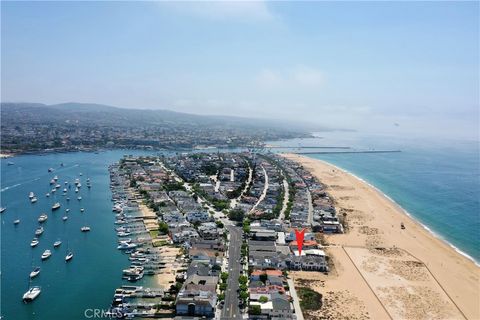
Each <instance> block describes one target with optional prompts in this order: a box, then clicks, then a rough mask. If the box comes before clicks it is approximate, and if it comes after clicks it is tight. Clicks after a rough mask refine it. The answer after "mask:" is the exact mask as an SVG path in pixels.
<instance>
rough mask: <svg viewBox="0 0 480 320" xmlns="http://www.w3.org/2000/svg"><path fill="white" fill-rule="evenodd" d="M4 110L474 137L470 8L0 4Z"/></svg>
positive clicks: (474, 34) (473, 20)
mask: <svg viewBox="0 0 480 320" xmlns="http://www.w3.org/2000/svg"><path fill="white" fill-rule="evenodd" d="M1 6H2V12H1V15H2V31H1V32H2V40H1V41H2V43H1V44H2V47H1V53H2V71H1V80H2V83H1V91H2V101H28V102H42V103H60V102H66V101H79V102H95V103H103V104H109V105H115V106H123V107H133V108H160V109H171V110H175V111H181V112H190V113H197V114H225V115H234V116H248V117H260V118H278V119H291V120H300V121H308V122H312V123H318V124H321V125H323V126H325V125H326V126H329V127H332V128H351V129H356V130H361V131H366V132H371V133H375V132H378V133H399V134H412V135H419V134H425V135H445V136H456V137H468V138H475V137H478V133H479V132H478V130H479V72H478V71H479V55H480V53H479V40H478V39H479V17H478V14H477V12H478V9H479V4H478V3H477V2H469V3H465V2H464V3H453V2H424V3H420V2H400V3H383V2H377V3H363V2H359V3H346V2H328V3H327V2H302V3H295V2H262V1H258V2H254V1H236V2H226V1H215V2H195V3H194V2H142V3H132V2H74V3H68V2H56V3H53V2H52V3H49V2H40V3H38V2H37V3H35V2H2V3H1Z"/></svg>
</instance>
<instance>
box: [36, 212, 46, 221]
mask: <svg viewBox="0 0 480 320" xmlns="http://www.w3.org/2000/svg"><path fill="white" fill-rule="evenodd" d="M47 219H48V216H47V214H46V213H42V214H41V215H40V217H38V222H40V223H42V222H45V221H47Z"/></svg>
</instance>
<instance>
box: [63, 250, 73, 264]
mask: <svg viewBox="0 0 480 320" xmlns="http://www.w3.org/2000/svg"><path fill="white" fill-rule="evenodd" d="M72 258H73V252H72V251H70V250H69V251H67V255H66V256H65V262H69V261H70V260H72Z"/></svg>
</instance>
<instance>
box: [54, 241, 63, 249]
mask: <svg viewBox="0 0 480 320" xmlns="http://www.w3.org/2000/svg"><path fill="white" fill-rule="evenodd" d="M61 244H62V241H60V240H57V241H55V242H54V243H53V247H54V248H58V247H60V245H61Z"/></svg>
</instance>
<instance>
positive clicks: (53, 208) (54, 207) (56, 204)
mask: <svg viewBox="0 0 480 320" xmlns="http://www.w3.org/2000/svg"><path fill="white" fill-rule="evenodd" d="M60 207H61V205H60V202H56V203H55V204H54V205H53V206H52V211H53V210H57V209H59V208H60Z"/></svg>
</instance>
